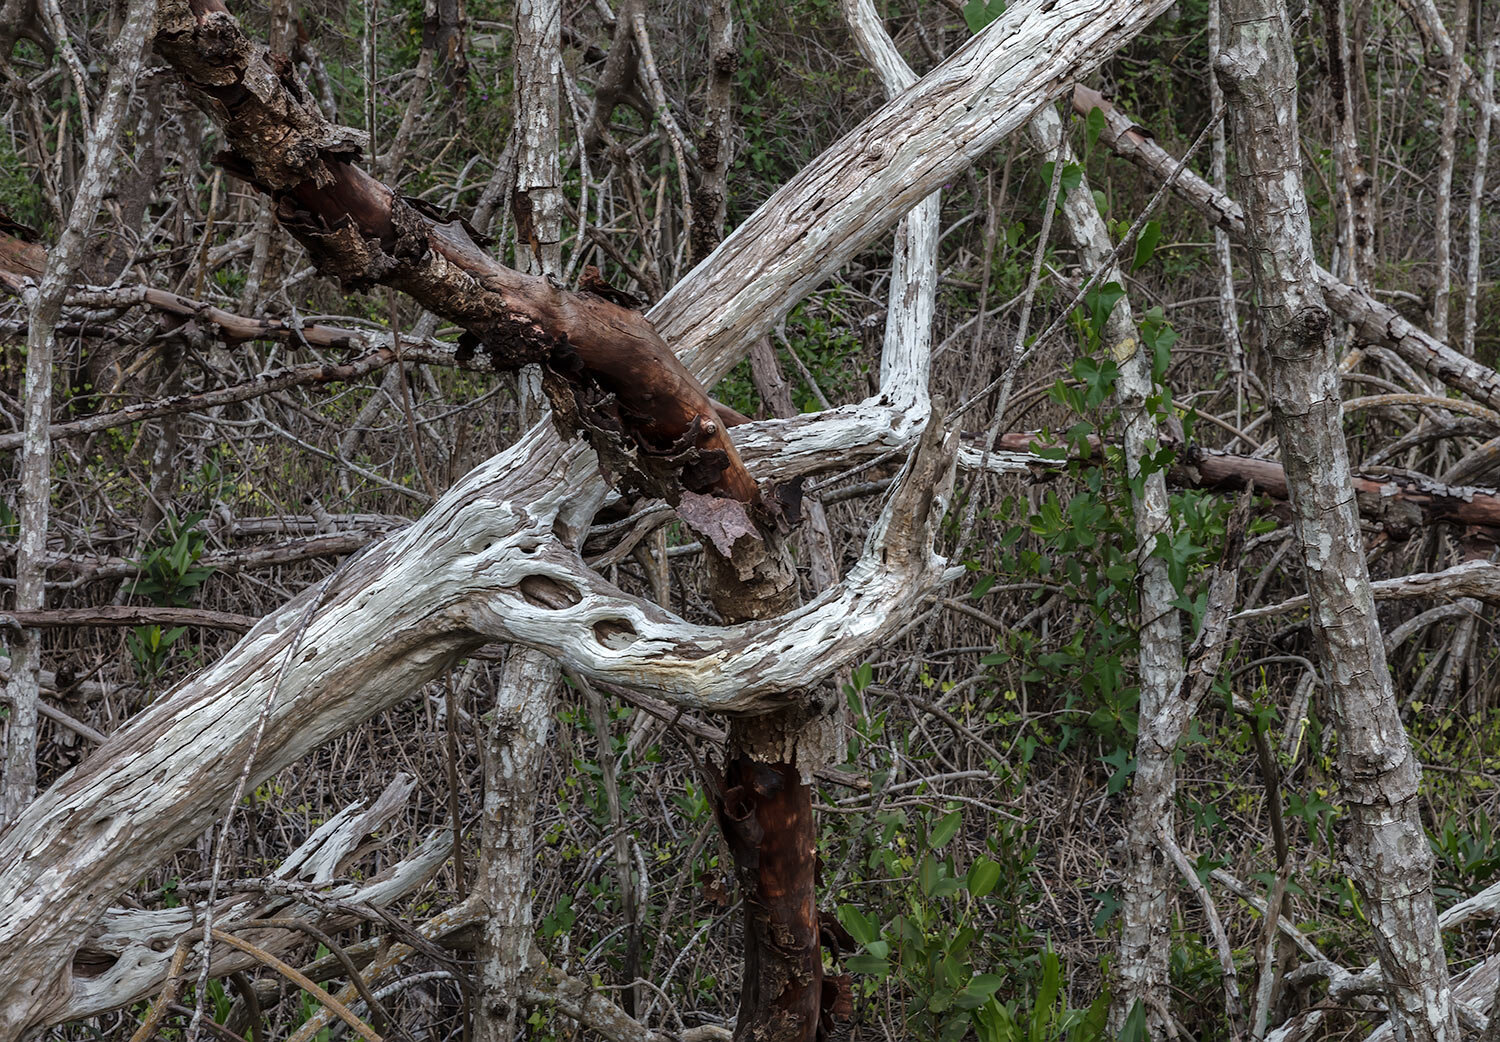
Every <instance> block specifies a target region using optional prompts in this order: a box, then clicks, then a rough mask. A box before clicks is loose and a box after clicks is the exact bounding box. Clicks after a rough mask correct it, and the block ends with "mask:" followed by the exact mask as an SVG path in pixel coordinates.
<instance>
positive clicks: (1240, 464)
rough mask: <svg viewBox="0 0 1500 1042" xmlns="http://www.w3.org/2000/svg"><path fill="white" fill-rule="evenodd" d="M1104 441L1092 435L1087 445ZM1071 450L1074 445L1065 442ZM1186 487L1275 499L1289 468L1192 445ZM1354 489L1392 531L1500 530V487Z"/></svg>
mask: <svg viewBox="0 0 1500 1042" xmlns="http://www.w3.org/2000/svg"><path fill="white" fill-rule="evenodd" d="M1101 444H1102V443H1101V442H1100V440H1099V439H1098V438H1090V439H1089V451H1090V452H1091V453H1097V452H1098V451H1099V448H1100V445H1101ZM995 447H996V448H997V449H1003V450H1005V451H1008V452H1033V451H1037V450H1047V449H1057V448H1059V447H1064V446H1062V443H1060V442H1058V441H1055V440H1048V439H1047V438H1045V437H1044V436H1042V435H1040V434H1038V433H1036V432H1030V433H1016V434H1006V435H1002V436H1001V437H1000V438H999V439H998V440H997V441H996V444H995ZM1066 447H1067V448H1068V449H1069V451H1070V452H1071V451H1072V447H1071V446H1066ZM1169 477H1170V479H1171V481H1172V483H1173V484H1175V485H1177V486H1179V487H1183V488H1202V489H1207V490H1209V491H1213V492H1238V491H1239V490H1241V489H1244V488H1248V487H1249V486H1250V485H1252V484H1253V485H1254V486H1255V489H1256V491H1258V492H1261V493H1263V494H1265V495H1267V496H1270V497H1271V498H1272V499H1278V500H1285V499H1286V498H1287V482H1286V471H1285V470H1283V469H1282V466H1281V464H1280V463H1277V462H1275V461H1274V460H1265V459H1255V458H1253V457H1251V456H1237V455H1234V454H1233V453H1229V452H1219V451H1217V450H1215V449H1199V448H1189V449H1187V450H1185V451H1184V452H1182V453H1181V456H1180V459H1179V461H1178V463H1177V464H1176V465H1175V466H1174V467H1173V468H1172V470H1171V473H1170V475H1169ZM1354 492H1355V497H1356V499H1357V500H1358V502H1359V512H1360V514H1361V516H1363V517H1365V518H1368V519H1370V520H1372V521H1379V522H1381V523H1382V524H1384V525H1385V526H1386V528H1387V530H1388V531H1389V532H1390V534H1392V535H1397V536H1401V535H1405V534H1408V533H1409V532H1411V531H1414V530H1417V529H1420V528H1421V527H1422V526H1424V525H1430V524H1434V523H1437V522H1440V521H1441V522H1448V523H1450V524H1456V525H1464V526H1469V527H1473V528H1479V529H1486V530H1491V529H1492V530H1495V532H1496V533H1500V490H1496V489H1493V488H1474V487H1467V486H1455V485H1443V484H1440V483H1439V482H1436V481H1429V480H1425V479H1422V478H1413V477H1406V476H1404V475H1377V474H1355V475H1354Z"/></svg>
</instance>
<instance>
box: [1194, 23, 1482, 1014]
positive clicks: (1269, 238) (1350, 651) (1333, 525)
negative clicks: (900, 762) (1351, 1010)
mask: <svg viewBox="0 0 1500 1042" xmlns="http://www.w3.org/2000/svg"><path fill="white" fill-rule="evenodd" d="M1224 9H1225V13H1226V14H1227V15H1228V17H1227V18H1226V19H1225V21H1226V22H1227V23H1228V31H1227V33H1226V40H1225V49H1224V51H1223V52H1222V53H1220V54H1218V55H1215V56H1214V60H1215V63H1216V65H1217V68H1218V70H1219V71H1220V72H1221V73H1222V74H1223V76H1224V87H1225V93H1226V95H1227V96H1228V97H1229V101H1230V106H1229V111H1230V124H1231V129H1232V131H1233V135H1234V146H1235V152H1236V155H1237V157H1238V160H1239V171H1240V180H1241V183H1242V186H1243V189H1242V190H1243V193H1244V194H1243V198H1244V200H1245V238H1246V241H1247V243H1248V244H1249V247H1250V253H1251V256H1252V258H1253V261H1254V264H1253V269H1254V274H1255V285H1256V288H1257V290H1258V291H1259V295H1260V308H1261V314H1262V316H1263V319H1264V322H1265V330H1266V350H1265V352H1263V354H1264V355H1265V356H1266V357H1264V358H1262V359H1261V368H1262V370H1263V371H1262V377H1261V378H1262V380H1263V381H1264V383H1265V385H1266V389H1267V397H1268V401H1269V404H1270V407H1271V414H1272V418H1273V420H1274V421H1275V429H1276V434H1277V437H1278V439H1279V441H1280V444H1281V453H1282V459H1283V461H1284V463H1285V466H1286V476H1287V490H1288V492H1289V493H1290V496H1291V504H1292V514H1293V530H1294V532H1295V534H1296V539H1297V541H1298V543H1299V545H1300V549H1301V551H1302V560H1303V565H1304V568H1305V572H1306V575H1307V590H1308V595H1309V598H1310V600H1311V604H1312V612H1311V621H1312V624H1313V632H1314V634H1315V635H1316V638H1317V644H1318V650H1319V652H1320V655H1321V658H1322V660H1323V668H1324V669H1325V670H1326V672H1327V674H1328V678H1329V686H1330V688H1331V690H1332V692H1333V703H1334V723H1335V726H1336V728H1337V730H1338V754H1339V755H1338V759H1339V781H1340V790H1341V795H1342V797H1343V799H1344V800H1345V802H1346V803H1347V805H1348V807H1349V812H1350V813H1349V817H1348V821H1347V823H1346V825H1345V826H1344V828H1345V835H1344V837H1343V840H1344V856H1345V858H1346V860H1347V863H1348V870H1349V874H1350V876H1351V877H1353V879H1354V882H1355V885H1356V886H1357V887H1358V888H1359V891H1360V893H1361V895H1362V896H1363V898H1364V900H1365V906H1366V909H1367V910H1368V914H1369V919H1370V925H1371V927H1372V928H1373V933H1374V939H1375V948H1376V951H1377V953H1378V954H1379V956H1380V965H1381V969H1382V970H1383V972H1384V976H1385V986H1386V994H1387V999H1388V1004H1389V1006H1390V1012H1391V1020H1392V1022H1393V1023H1394V1024H1395V1025H1396V1029H1397V1036H1398V1037H1399V1038H1401V1040H1402V1042H1447V1040H1449V1039H1454V1038H1457V1037H1458V1023H1457V1020H1456V1019H1455V1016H1454V1007H1453V993H1452V989H1451V988H1450V986H1449V983H1448V967H1447V962H1446V959H1445V957H1444V953H1443V941H1442V937H1441V935H1440V934H1439V932H1438V919H1437V909H1436V907H1435V906H1434V904H1433V893H1432V852H1431V850H1430V849H1429V847H1428V843H1427V834H1426V832H1425V831H1424V829H1423V827H1422V820H1421V815H1420V808H1419V806H1418V783H1419V781H1420V777H1421V768H1420V767H1419V766H1418V763H1417V759H1416V755H1415V753H1414V752H1413V751H1412V747H1411V743H1410V741H1409V740H1408V739H1407V737H1406V731H1405V729H1404V728H1403V727H1402V725H1401V714H1400V710H1399V707H1398V706H1397V704H1396V693H1395V690H1394V689H1393V686H1392V683H1391V676H1390V672H1389V671H1388V670H1387V669H1386V661H1385V649H1384V645H1383V643H1382V641H1381V636H1380V624H1379V620H1378V619H1377V618H1376V615H1375V602H1374V597H1373V595H1372V593H1371V590H1370V579H1369V575H1368V572H1367V571H1366V567H1365V555H1364V544H1363V540H1362V539H1361V536H1360V529H1359V515H1358V514H1357V512H1356V510H1355V505H1354V489H1353V484H1352V481H1351V478H1350V472H1349V456H1348V447H1347V445H1346V444H1345V442H1344V431H1343V423H1342V407H1341V404H1340V399H1339V374H1338V368H1337V366H1336V364H1335V360H1334V353H1333V338H1332V336H1331V335H1330V329H1329V325H1330V322H1329V315H1328V308H1327V306H1326V305H1325V304H1324V301H1323V295H1322V293H1321V292H1320V291H1319V289H1318V283H1317V277H1316V275H1315V271H1316V268H1315V265H1314V262H1313V245H1312V228H1311V224H1310V221H1309V218H1308V211H1307V196H1306V194H1305V192H1304V190H1303V187H1302V172H1301V166H1300V160H1299V157H1300V151H1299V143H1298V133H1297V63H1296V58H1295V56H1294V54H1293V51H1292V43H1291V31H1290V28H1289V26H1288V24H1287V13H1286V7H1285V4H1284V0H1226V3H1225V8H1224Z"/></svg>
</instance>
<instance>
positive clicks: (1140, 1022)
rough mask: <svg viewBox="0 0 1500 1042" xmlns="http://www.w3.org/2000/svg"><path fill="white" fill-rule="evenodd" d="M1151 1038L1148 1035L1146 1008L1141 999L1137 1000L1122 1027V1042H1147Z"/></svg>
mask: <svg viewBox="0 0 1500 1042" xmlns="http://www.w3.org/2000/svg"><path fill="white" fill-rule="evenodd" d="M1149 1038H1150V1036H1149V1035H1148V1034H1147V1033H1146V1007H1145V1005H1143V1004H1142V1002H1141V1000H1140V999H1136V1000H1135V1005H1134V1006H1131V1007H1130V1012H1129V1013H1128V1014H1127V1015H1126V1017H1125V1023H1124V1024H1122V1025H1121V1026H1120V1042H1147V1040H1148V1039H1149Z"/></svg>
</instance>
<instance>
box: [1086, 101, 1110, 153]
mask: <svg viewBox="0 0 1500 1042" xmlns="http://www.w3.org/2000/svg"><path fill="white" fill-rule="evenodd" d="M1107 122H1108V121H1107V120H1106V119H1105V116H1104V110H1103V109H1101V108H1100V107H1099V106H1098V105H1095V106H1094V107H1093V108H1091V109H1089V115H1088V119H1087V120H1085V121H1084V126H1085V127H1086V128H1087V134H1088V142H1089V148H1093V147H1094V146H1095V145H1097V144H1098V143H1099V135H1100V134H1102V133H1104V127H1105V124H1106V123H1107Z"/></svg>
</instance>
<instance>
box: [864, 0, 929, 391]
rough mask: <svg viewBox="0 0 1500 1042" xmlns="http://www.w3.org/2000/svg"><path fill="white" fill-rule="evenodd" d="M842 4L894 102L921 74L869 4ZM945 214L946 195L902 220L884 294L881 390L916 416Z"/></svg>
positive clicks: (926, 202) (925, 374) (926, 365)
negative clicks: (898, 48) (941, 225)
mask: <svg viewBox="0 0 1500 1042" xmlns="http://www.w3.org/2000/svg"><path fill="white" fill-rule="evenodd" d="M841 6H842V7H843V9H844V20H845V21H846V22H848V23H849V31H850V32H851V33H852V34H853V35H854V42H855V44H856V45H857V46H858V47H859V51H860V53H861V54H863V55H864V57H865V60H866V61H867V62H869V63H870V65H871V66H872V67H873V68H874V69H875V72H876V73H877V74H878V75H879V76H880V82H881V85H882V86H883V87H884V88H885V96H886V97H887V98H895V97H896V96H897V95H898V94H900V93H901V92H902V91H904V90H906V89H907V88H909V87H910V86H911V85H912V84H914V83H916V82H917V74H916V73H915V72H913V71H912V69H911V66H909V65H907V64H906V59H904V58H902V57H901V52H900V51H898V50H896V44H895V42H894V41H892V40H891V37H890V34H889V33H887V32H886V30H885V25H884V23H883V22H882V21H881V18H880V15H879V14H878V13H877V12H876V10H875V5H874V4H873V3H871V0H843V2H842V4H841ZM941 216H942V193H941V192H933V193H932V194H931V195H929V196H927V197H926V198H924V199H923V200H922V201H921V202H920V203H918V204H917V205H916V208H915V209H913V210H912V211H911V213H909V214H907V215H906V216H905V217H903V218H901V223H900V224H898V225H897V226H896V245H895V250H894V252H893V254H892V259H891V284H890V290H889V292H888V293H887V296H886V312H885V344H884V347H883V349H882V350H881V353H880V390H881V393H882V394H884V395H886V396H887V397H888V398H889V399H891V401H892V403H893V404H894V405H896V407H897V408H900V409H904V410H905V411H906V412H908V413H912V414H914V416H915V415H918V414H925V413H926V411H927V380H928V372H929V369H930V363H931V358H932V319H933V314H934V310H935V308H936V299H937V244H938V222H939V219H940V218H941Z"/></svg>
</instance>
